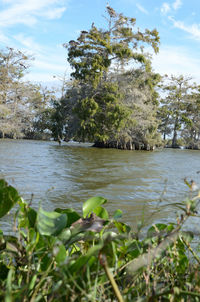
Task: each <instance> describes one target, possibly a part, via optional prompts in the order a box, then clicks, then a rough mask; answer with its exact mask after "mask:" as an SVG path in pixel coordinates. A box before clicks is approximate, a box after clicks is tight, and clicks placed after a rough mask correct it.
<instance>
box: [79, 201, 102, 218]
mask: <svg viewBox="0 0 200 302" xmlns="http://www.w3.org/2000/svg"><path fill="white" fill-rule="evenodd" d="M106 202H107V200H106V199H105V198H103V197H99V196H97V197H92V198H89V199H88V200H87V201H85V202H84V203H83V217H86V216H87V215H88V214H90V213H91V212H93V211H94V210H95V209H96V208H97V207H99V206H101V205H102V204H104V203H106Z"/></svg>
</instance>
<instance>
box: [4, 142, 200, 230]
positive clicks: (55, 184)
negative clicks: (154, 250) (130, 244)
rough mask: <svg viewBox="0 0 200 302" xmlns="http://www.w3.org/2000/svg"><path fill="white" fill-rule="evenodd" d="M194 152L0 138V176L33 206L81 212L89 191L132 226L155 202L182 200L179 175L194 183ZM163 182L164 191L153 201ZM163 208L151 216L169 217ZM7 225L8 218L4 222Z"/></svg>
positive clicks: (199, 177) (197, 156)
mask: <svg viewBox="0 0 200 302" xmlns="http://www.w3.org/2000/svg"><path fill="white" fill-rule="evenodd" d="M199 159H200V152H199V151H191V150H172V149H164V150H159V151H154V152H145V151H122V150H115V149H97V148H91V147H89V146H88V145H80V144H71V145H70V144H65V145H63V146H58V145H57V144H56V143H54V142H41V141H25V140H24V141H19V140H18V141H14V140H1V141H0V175H1V177H5V178H6V179H7V180H8V181H9V182H10V183H11V184H12V185H14V186H15V187H16V188H17V189H18V190H19V192H20V193H21V194H22V196H23V197H24V198H25V199H27V200H30V199H31V194H32V193H34V197H33V202H32V205H33V206H34V207H35V208H37V207H38V204H39V203H40V202H41V203H42V205H43V207H44V208H46V209H49V210H50V209H53V208H55V207H73V208H75V209H76V210H78V211H81V206H82V202H83V201H85V200H86V199H88V198H89V197H91V196H104V197H106V198H107V199H108V201H109V202H108V204H107V209H108V210H109V211H110V212H112V213H113V212H114V211H115V210H116V209H117V208H120V209H122V210H123V212H124V220H125V221H126V222H128V223H130V224H132V225H134V224H135V222H136V220H137V219H139V218H141V217H142V216H144V218H145V219H147V218H148V217H150V216H151V214H152V212H154V211H155V210H156V209H158V208H159V207H160V205H163V204H166V203H167V204H168V203H173V202H176V201H182V200H184V199H185V197H186V196H187V194H188V189H187V187H186V185H185V184H184V182H183V179H184V177H187V178H188V179H194V180H195V181H196V182H197V183H199V184H200V174H197V173H196V172H197V171H198V170H200V164H199ZM165 186H166V194H165V195H164V197H163V201H162V203H160V202H159V199H160V197H161V194H162V192H163V190H164V189H165ZM172 213H174V210H172V209H170V208H168V210H165V211H164V210H163V211H161V212H160V213H159V214H157V216H156V218H163V217H165V218H166V219H168V218H171V216H173V215H171V214H172ZM4 224H7V225H6V226H5V227H8V224H9V221H8V220H7V221H6V222H4Z"/></svg>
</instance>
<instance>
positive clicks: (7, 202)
mask: <svg viewBox="0 0 200 302" xmlns="http://www.w3.org/2000/svg"><path fill="white" fill-rule="evenodd" d="M19 199H20V196H19V194H18V192H17V190H16V189H15V188H13V187H12V186H9V185H8V184H7V182H6V181H5V180H3V179H1V180H0V218H1V217H3V216H4V215H6V214H7V213H8V212H9V211H10V210H11V209H12V207H13V206H14V205H15V204H16V203H17V202H18V200H19Z"/></svg>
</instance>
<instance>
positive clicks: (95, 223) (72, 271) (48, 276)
mask: <svg viewBox="0 0 200 302" xmlns="http://www.w3.org/2000/svg"><path fill="white" fill-rule="evenodd" d="M199 197H200V196H197V197H196V198H193V199H191V200H188V201H187V202H186V206H185V207H184V206H183V204H182V203H177V204H176V205H175V206H176V207H178V208H179V209H180V210H181V214H180V218H179V219H178V220H177V223H176V224H173V223H171V224H168V225H167V224H163V223H160V224H158V223H157V224H154V225H153V226H151V227H150V228H149V229H148V230H147V232H146V236H144V235H143V236H141V235H140V233H141V230H142V228H141V226H140V227H138V229H137V230H131V229H130V227H129V226H128V225H126V224H125V223H123V222H121V221H120V218H121V216H122V212H121V211H120V210H117V211H116V212H115V213H114V215H113V217H109V215H108V212H107V211H106V209H105V208H104V207H103V205H104V204H105V203H106V202H107V200H106V199H104V198H102V197H93V198H90V199H89V200H87V201H86V202H84V203H83V207H82V214H79V213H77V212H76V211H74V210H73V209H60V208H57V209H55V210H54V211H53V212H47V211H45V210H44V209H42V208H39V209H38V210H37V211H36V210H35V209H33V208H31V207H30V205H29V204H28V203H26V202H25V201H24V200H23V199H22V198H21V197H20V196H19V194H18V192H17V191H16V189H14V188H13V187H11V186H9V185H8V184H7V183H6V182H5V181H4V180H0V217H2V216H4V215H6V214H7V213H8V211H10V209H11V208H12V207H13V206H14V205H17V210H16V214H15V218H14V226H15V233H14V234H13V235H12V236H8V235H6V234H4V233H3V232H2V231H1V233H0V300H3V301H6V302H10V301H20V302H21V301H31V302H35V301H120V302H122V301H199V298H200V274H199V265H200V259H199V256H198V253H196V252H195V250H194V249H193V245H192V239H193V235H192V234H191V233H187V232H183V231H182V226H183V224H184V223H185V221H186V220H187V219H188V217H191V216H198V214H197V212H196V208H197V205H198V200H199ZM143 233H144V232H143Z"/></svg>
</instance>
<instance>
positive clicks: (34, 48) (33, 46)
mask: <svg viewBox="0 0 200 302" xmlns="http://www.w3.org/2000/svg"><path fill="white" fill-rule="evenodd" d="M13 38H14V39H15V40H16V41H18V42H20V43H21V44H22V45H23V46H25V47H26V48H27V50H29V51H31V52H38V51H41V46H40V45H39V44H38V43H36V42H35V41H34V40H33V38H32V37H27V36H25V35H24V34H22V33H20V34H18V35H15V36H13Z"/></svg>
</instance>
